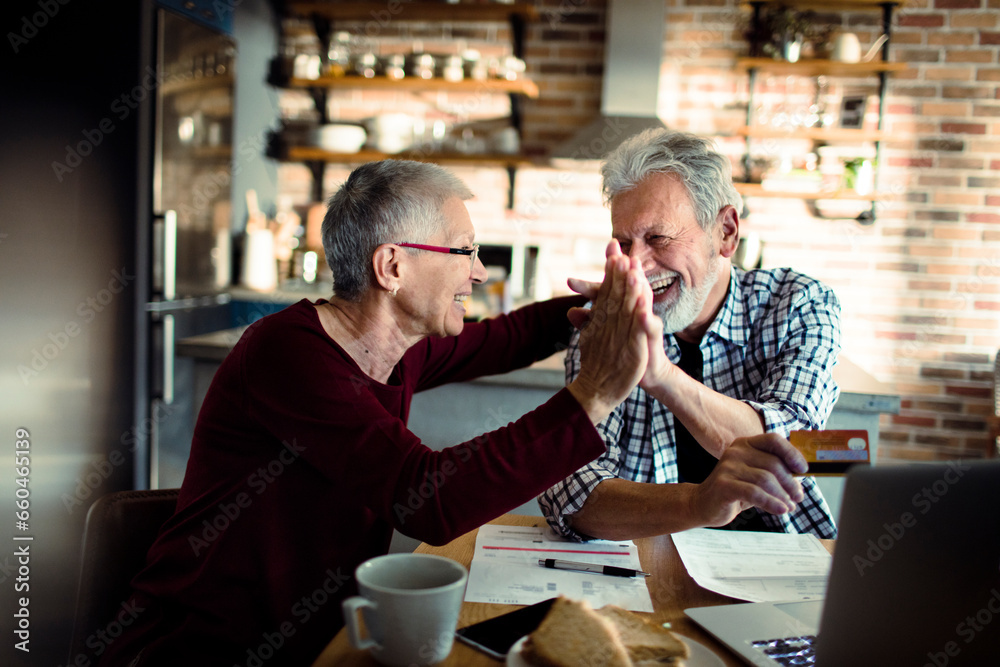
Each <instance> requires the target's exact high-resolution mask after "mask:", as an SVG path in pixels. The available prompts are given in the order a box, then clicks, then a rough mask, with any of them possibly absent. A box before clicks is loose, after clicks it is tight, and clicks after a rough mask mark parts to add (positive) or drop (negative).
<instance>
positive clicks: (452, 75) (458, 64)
mask: <svg viewBox="0 0 1000 667" xmlns="http://www.w3.org/2000/svg"><path fill="white" fill-rule="evenodd" d="M441 77H442V78H443V79H444V80H445V81H461V80H462V79H463V78H465V67H464V63H463V62H462V56H448V57H447V58H445V60H444V66H443V67H442V68H441Z"/></svg>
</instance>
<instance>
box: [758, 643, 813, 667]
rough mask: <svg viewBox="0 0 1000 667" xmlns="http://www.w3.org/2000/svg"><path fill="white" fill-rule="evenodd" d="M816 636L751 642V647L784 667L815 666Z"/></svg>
mask: <svg viewBox="0 0 1000 667" xmlns="http://www.w3.org/2000/svg"><path fill="white" fill-rule="evenodd" d="M815 644H816V635H803V636H801V637H782V638H781V639H763V640H760V641H755V642H753V647H754V648H756V649H757V650H758V651H761V652H762V653H763V654H764V655H766V656H767V657H768V658H770V659H771V660H774V661H775V662H776V663H778V664H779V665H784V666H785V667H797V666H798V665H815V664H816V648H815Z"/></svg>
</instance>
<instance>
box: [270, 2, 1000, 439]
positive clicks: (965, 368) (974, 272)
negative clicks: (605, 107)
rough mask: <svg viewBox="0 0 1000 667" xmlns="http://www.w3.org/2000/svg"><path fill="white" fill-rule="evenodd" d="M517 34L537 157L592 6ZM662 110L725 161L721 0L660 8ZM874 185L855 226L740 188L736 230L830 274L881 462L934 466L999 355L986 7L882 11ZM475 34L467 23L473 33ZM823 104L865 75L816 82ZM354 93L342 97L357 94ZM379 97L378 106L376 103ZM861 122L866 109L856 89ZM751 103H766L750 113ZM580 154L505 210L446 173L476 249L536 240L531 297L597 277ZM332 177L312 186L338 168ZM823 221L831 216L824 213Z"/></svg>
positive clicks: (579, 62)
mask: <svg viewBox="0 0 1000 667" xmlns="http://www.w3.org/2000/svg"><path fill="white" fill-rule="evenodd" d="M538 4H539V5H540V7H541V9H542V19H541V20H540V21H539V22H537V23H535V24H532V25H531V26H530V27H529V29H528V32H527V40H526V54H525V55H526V61H527V65H528V75H529V76H531V77H532V79H534V80H535V81H536V82H537V83H538V84H539V86H540V88H541V91H542V94H541V96H540V98H539V99H538V100H533V101H527V102H526V103H525V104H524V118H525V128H524V142H523V143H524V148H525V150H526V151H528V152H531V153H538V154H542V153H544V152H545V151H546V150H548V149H551V147H552V146H554V145H557V144H558V143H559V142H561V141H563V140H564V139H566V138H568V137H569V136H570V135H571V134H572V133H573V131H574V130H575V129H576V128H578V127H581V126H583V125H585V124H586V123H587V122H588V121H589V120H591V119H592V118H593V117H594V116H595V115H596V114H597V113H598V111H599V107H600V84H601V71H602V63H603V46H602V45H603V39H604V32H603V25H604V15H605V6H604V3H603V2H586V1H584V0H544V2H540V3H538ZM666 7H667V21H666V27H665V37H666V38H665V42H664V61H663V65H662V73H661V81H660V86H661V87H660V114H661V117H663V118H664V120H665V121H666V122H667V124H668V125H670V126H671V127H674V128H677V129H684V130H689V131H693V132H698V133H701V134H706V135H711V136H714V137H716V139H717V141H718V143H719V145H720V147H721V148H722V149H723V150H724V151H725V152H726V153H727V154H730V155H731V156H732V157H733V160H734V163H737V164H738V159H739V157H740V155H741V154H742V152H743V150H744V141H743V139H741V138H739V137H736V136H734V134H733V131H734V129H735V128H736V127H738V126H739V125H741V124H742V123H743V119H744V115H745V113H746V105H747V103H748V90H747V81H746V77H745V76H744V75H741V74H739V73H738V72H736V71H735V69H734V63H735V59H736V58H737V57H738V56H740V55H745V54H746V45H745V42H744V41H743V38H742V23H741V22H742V21H743V20H744V18H743V17H744V16H745V14H744V13H743V12H742V10H741V9H739V6H738V4H737V3H736V2H735V0H715V1H713V0H691V1H690V2H688V3H683V2H681V1H680V0H667V1H666ZM819 20H820V21H825V22H827V23H830V24H833V25H837V26H839V27H842V28H844V29H847V30H850V31H852V32H855V33H857V34H858V35H859V37H860V39H861V42H862V44H866V43H871V42H872V41H873V40H874V39H875V37H877V35H878V34H879V32H880V30H879V29H878V25H877V20H878V14H877V13H868V12H852V13H844V14H842V15H840V14H827V13H824V14H822V15H821V17H820V18H819ZM893 28H894V32H893V47H892V48H893V50H892V60H897V61H901V62H906V63H909V66H908V68H907V69H906V70H904V71H903V72H900V73H897V74H895V75H893V77H892V78H891V79H890V84H889V88H888V95H887V99H886V119H885V127H886V129H887V130H888V131H889V133H890V136H891V139H890V140H889V141H887V142H885V143H884V145H883V154H882V162H883V164H882V168H881V174H880V181H879V185H880V190H881V191H882V192H884V193H886V195H887V198H886V199H885V200H884V201H882V202H880V203H879V204H878V206H877V221H876V222H875V224H874V225H871V226H862V225H859V224H858V223H856V222H855V221H854V220H853V219H852V217H851V216H853V215H854V214H855V213H856V212H857V211H856V210H855V211H850V212H848V211H847V210H841V211H840V212H839V213H838V212H837V211H836V206H835V204H836V202H826V203H824V202H820V205H819V206H818V207H817V206H815V205H813V204H812V203H810V202H806V201H800V200H783V199H772V198H751V199H750V200H749V201H748V207H749V215H748V216H747V217H746V219H745V220H744V222H743V232H744V233H745V234H749V233H753V234H757V235H759V236H760V238H761V239H762V241H763V243H764V264H765V266H791V267H793V268H796V269H799V270H802V271H804V272H806V273H809V274H810V275H813V276H815V277H817V278H820V279H822V280H824V281H825V282H827V283H828V284H830V285H831V286H832V287H833V288H834V289H835V290H836V292H837V293H838V295H839V296H840V298H841V301H842V303H843V313H844V319H843V334H844V341H843V343H844V353H845V354H846V355H848V356H849V357H850V358H852V359H853V360H854V361H855V362H856V363H858V364H859V365H860V366H862V367H863V368H865V369H867V370H868V371H869V372H871V373H872V374H873V375H875V376H876V377H877V378H878V379H879V380H882V381H884V382H888V383H892V384H893V385H895V387H896V389H897V391H898V392H899V394H900V395H901V396H902V410H901V412H900V414H899V415H894V416H891V417H885V418H884V420H883V424H882V427H881V433H880V438H881V440H880V456H881V457H883V458H885V459H891V458H895V459H933V458H946V457H954V456H959V455H961V456H980V455H982V454H983V453H984V452H987V451H989V443H988V442H987V437H986V416H987V414H989V413H990V412H991V411H992V403H991V389H992V363H993V358H994V355H995V354H996V351H997V349H998V347H1000V187H998V186H1000V139H997V138H996V137H997V136H998V135H1000V120H998V119H1000V89H998V83H1000V60H998V52H1000V2H998V0H952V1H943V2H937V3H935V2H932V1H930V0H922V1H918V2H911V3H909V4H908V5H907V7H906V8H905V9H903V10H901V11H899V12H898V13H897V14H896V16H895V18H894V26H893ZM470 29H471V28H470ZM828 83H829V85H828V88H827V89H826V90H825V91H824V96H825V98H826V99H827V101H828V102H829V108H830V109H832V110H833V111H834V112H835V111H836V109H837V108H838V104H839V99H840V98H841V97H842V96H843V95H844V94H854V93H857V92H861V93H865V94H866V93H868V92H872V90H871V82H870V81H865V80H858V81H843V80H837V81H834V80H831V81H829V82H828ZM762 84H766V85H765V88H766V90H767V94H766V95H763V96H760V95H758V96H757V98H756V99H755V105H757V106H758V107H760V109H763V110H765V111H766V112H768V113H774V112H776V111H782V109H781V105H782V104H783V103H784V104H786V105H787V107H786V108H785V109H784V111H789V110H791V109H797V108H800V107H802V106H803V105H806V106H807V105H808V104H809V103H810V102H811V101H812V99H813V94H814V89H813V88H812V87H811V86H812V84H811V83H810V82H809V81H807V80H794V79H793V80H785V79H784V77H772V79H771V80H769V81H768V80H765V81H763V82H762ZM353 99H354V101H357V98H356V97H355V98H353ZM383 102H384V100H380V101H379V103H383ZM869 102H870V103H869V105H868V109H867V111H868V113H867V116H866V118H867V121H866V122H869V123H871V122H874V118H875V114H876V111H877V107H876V106H875V105H876V103H877V100H875V99H869ZM765 107H766V108H765ZM755 146H756V147H757V148H756V149H755V154H756V155H758V156H761V157H765V158H773V159H780V158H782V157H783V156H784V155H785V153H788V155H789V156H790V157H789V159H794V158H795V156H797V155H800V152H799V150H798V149H799V147H792V148H789V147H788V146H786V145H783V144H782V143H781V142H755ZM596 169H597V165H596V164H594V163H577V164H570V165H563V164H560V165H558V166H539V167H537V168H532V169H522V170H520V171H518V174H517V181H516V202H515V208H514V210H512V211H508V210H506V209H505V207H504V202H505V198H506V174H505V173H503V172H502V171H501V170H495V169H472V168H468V169H460V170H456V171H458V172H459V174H460V175H461V176H462V177H463V178H464V179H465V180H466V181H467V182H469V184H470V186H471V187H472V188H473V190H474V191H475V192H476V193H477V195H478V197H477V199H476V200H474V201H473V202H472V203H471V205H470V209H471V212H472V216H473V220H474V222H475V223H476V225H477V231H478V236H479V239H480V240H481V241H485V242H496V243H529V244H533V245H538V246H539V248H540V251H541V256H540V259H541V267H542V275H541V276H539V282H538V290H537V293H536V296H537V297H539V298H541V297H544V296H547V295H549V294H554V293H563V292H565V291H566V288H565V279H566V277H567V276H569V275H578V276H581V277H588V276H591V277H596V276H597V275H599V273H600V266H601V257H602V251H603V245H604V243H605V241H606V239H607V238H608V235H609V231H610V225H609V215H608V212H607V210H606V209H605V208H604V207H603V206H602V205H601V200H600V193H599V188H600V178H599V175H598V174H597V171H596ZM345 174H346V171H345V170H344V169H338V168H331V169H330V170H328V173H327V180H326V189H327V192H330V191H331V190H332V189H333V188H335V187H336V185H337V183H339V182H340V180H342V179H343V177H344V175H345ZM280 179H281V188H282V190H284V191H286V192H290V193H293V194H294V196H295V197H296V198H297V199H298V200H301V199H302V198H303V197H306V198H307V197H308V194H307V193H308V172H307V171H305V170H304V169H303V168H301V167H296V166H294V165H285V166H283V167H282V168H281V170H280ZM821 212H822V213H824V214H825V215H826V216H830V215H833V216H837V215H841V216H843V217H824V216H821V215H820V213H821Z"/></svg>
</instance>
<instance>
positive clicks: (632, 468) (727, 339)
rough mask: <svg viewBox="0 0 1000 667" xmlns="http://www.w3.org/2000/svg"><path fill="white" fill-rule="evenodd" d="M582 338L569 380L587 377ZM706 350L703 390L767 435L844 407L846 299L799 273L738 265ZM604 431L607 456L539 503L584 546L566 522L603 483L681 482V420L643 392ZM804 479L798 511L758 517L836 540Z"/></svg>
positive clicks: (671, 353)
mask: <svg viewBox="0 0 1000 667" xmlns="http://www.w3.org/2000/svg"><path fill="white" fill-rule="evenodd" d="M579 338H580V337H579V334H578V333H577V334H575V335H574V336H573V338H572V340H571V341H570V347H569V351H568V352H567V354H566V379H567V382H569V381H571V380H573V378H575V377H576V376H577V374H578V373H579V372H580V347H579ZM663 343H664V349H665V350H666V352H667V356H668V357H669V358H670V361H671V362H673V363H677V362H678V360H679V359H680V348H679V347H678V346H677V342H676V340H675V339H674V336H673V335H672V334H667V335H665V336H664V338H663ZM699 346H700V349H701V352H702V357H703V359H704V365H703V377H704V383H705V386H707V387H709V388H711V389H713V390H715V391H717V392H719V393H721V394H724V395H726V396H730V397H732V398H736V399H738V400H741V401H743V402H744V403H746V404H747V405H750V406H751V407H753V408H754V409H755V410H756V411H757V413H758V414H759V415H760V416H761V417H762V418H763V421H764V430H765V431H767V432H774V433H780V434H781V435H783V436H785V437H788V434H789V432H790V431H794V430H811V429H822V428H823V425H824V424H825V423H826V420H827V418H828V417H829V416H830V412H831V411H832V410H833V405H834V403H836V402H837V397H838V395H839V393H840V391H839V389H838V387H837V385H836V383H835V382H834V380H833V375H832V369H833V366H834V364H835V363H836V359H837V354H838V353H839V352H840V302H839V301H838V299H837V297H836V295H834V293H833V291H832V290H830V288H828V287H826V286H825V285H823V284H822V283H820V282H819V281H817V280H814V279H812V278H809V277H807V276H804V275H802V274H800V273H796V272H794V271H792V270H790V269H772V270H766V271H762V270H759V271H743V270H741V269H737V268H735V267H734V268H733V269H732V272H731V275H730V279H729V291H728V293H727V296H726V300H725V303H724V304H723V306H722V309H721V310H720V311H719V314H718V316H716V318H715V321H714V322H712V326H711V327H710V328H709V330H708V331H707V332H706V333H705V335H704V336H703V337H702V339H701V342H700V345H699ZM597 430H598V432H600V433H601V435H602V436H604V440H605V442H607V445H608V450H607V452H606V453H605V454H604V455H603V456H601V457H600V458H598V459H596V460H595V461H593V462H592V463H590V464H589V465H587V466H585V467H583V468H581V469H580V470H578V471H576V472H575V473H573V474H572V475H571V476H569V477H567V478H566V479H565V480H563V481H562V482H560V483H559V484H556V485H555V486H553V487H552V488H550V489H549V490H548V491H546V492H545V493H543V494H542V495H541V496H539V498H538V502H539V505H541V508H542V512H543V513H544V514H545V517H546V519H547V520H548V522H549V524H550V525H551V526H552V528H553V529H554V530H555V531H556V532H558V533H560V534H561V535H564V536H566V537H569V538H572V539H576V540H583V539H587V538H586V536H583V535H580V534H579V533H576V532H575V531H573V529H572V528H570V526H569V525H568V524H567V522H566V517H567V516H568V515H571V514H574V513H576V512H578V511H579V510H580V508H581V507H583V504H584V502H585V501H586V500H587V498H588V497H589V496H590V494H591V492H592V491H593V490H594V487H596V486H597V485H598V484H600V483H601V482H602V481H603V480H605V479H612V478H615V477H620V478H622V479H629V480H633V481H637V482H655V483H657V484H669V483H671V482H677V481H678V475H677V450H676V444H675V440H674V415H673V414H672V413H671V412H670V411H669V410H668V409H667V408H666V406H664V405H663V404H662V403H660V402H659V401H657V400H656V399H655V398H653V397H652V396H650V395H649V394H647V393H646V392H645V391H643V390H642V389H640V388H639V387H636V388H635V389H633V390H632V393H631V394H630V395H629V396H628V398H626V399H625V402H624V403H622V404H621V405H619V406H618V407H617V408H615V410H614V411H613V412H612V413H611V414H610V415H609V416H608V417H606V418H605V419H604V421H602V422H601V423H600V424H598V426H597ZM801 481H802V487H803V490H804V491H805V498H804V500H803V501H802V502H801V503H799V504H798V506H797V508H796V510H795V511H794V512H792V513H791V514H785V515H772V514H768V513H767V512H760V515H761V517H762V519H763V521H764V523H765V524H766V525H767V526H768V527H769V528H770V529H772V530H774V531H776V532H778V531H780V532H795V533H803V532H811V533H814V534H815V535H817V536H818V537H823V538H832V537H836V535H837V528H836V526H835V524H834V521H833V518H832V517H831V515H830V508H829V507H828V506H827V504H826V500H825V499H824V498H823V495H822V494H821V493H820V491H819V489H818V488H817V487H816V483H815V480H814V479H813V478H812V477H803V478H802V480H801ZM751 511H754V512H756V511H758V510H756V509H753V510H751Z"/></svg>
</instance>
